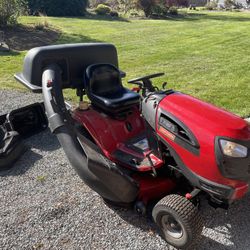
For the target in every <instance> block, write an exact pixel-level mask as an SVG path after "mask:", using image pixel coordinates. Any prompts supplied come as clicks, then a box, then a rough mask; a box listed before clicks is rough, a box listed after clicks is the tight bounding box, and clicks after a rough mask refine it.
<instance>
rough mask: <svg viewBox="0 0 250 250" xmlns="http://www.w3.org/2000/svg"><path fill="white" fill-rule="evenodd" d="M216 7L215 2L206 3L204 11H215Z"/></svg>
mask: <svg viewBox="0 0 250 250" xmlns="http://www.w3.org/2000/svg"><path fill="white" fill-rule="evenodd" d="M217 7H218V4H217V2H215V1H211V2H208V3H207V4H206V5H205V9H206V10H215V9H217Z"/></svg>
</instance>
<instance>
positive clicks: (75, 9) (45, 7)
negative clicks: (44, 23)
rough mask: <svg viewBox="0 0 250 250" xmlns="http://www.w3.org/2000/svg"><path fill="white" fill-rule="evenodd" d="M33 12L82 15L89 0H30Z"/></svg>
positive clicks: (51, 14) (55, 14)
mask: <svg viewBox="0 0 250 250" xmlns="http://www.w3.org/2000/svg"><path fill="white" fill-rule="evenodd" d="M28 2H29V9H30V11H31V14H35V13H39V12H40V13H44V14H46V15H48V16H81V15H83V14H84V12H85V9H86V6H87V0H70V1H69V0H28Z"/></svg>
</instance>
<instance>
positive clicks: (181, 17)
mask: <svg viewBox="0 0 250 250" xmlns="http://www.w3.org/2000/svg"><path fill="white" fill-rule="evenodd" d="M154 19H156V18H154ZM157 19H158V18H157ZM159 19H161V20H162V19H163V20H168V21H171V20H172V21H202V20H215V21H229V22H250V16H249V17H246V16H244V17H243V16H233V15H216V14H212V15H208V14H205V13H187V14H182V13H180V14H178V15H168V16H167V17H165V18H159Z"/></svg>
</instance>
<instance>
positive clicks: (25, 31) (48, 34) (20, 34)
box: [4, 25, 60, 51]
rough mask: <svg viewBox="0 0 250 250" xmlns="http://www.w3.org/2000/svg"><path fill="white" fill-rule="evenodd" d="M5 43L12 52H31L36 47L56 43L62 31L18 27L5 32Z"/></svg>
mask: <svg viewBox="0 0 250 250" xmlns="http://www.w3.org/2000/svg"><path fill="white" fill-rule="evenodd" d="M4 33H5V42H6V43H7V44H8V46H9V47H10V49H11V50H17V51H22V50H29V49H31V48H34V47H39V46H45V45H50V44H53V43H55V41H57V40H58V38H59V36H60V31H59V30H55V29H52V28H43V29H41V30H40V29H37V28H35V27H32V26H21V25H19V26H17V27H15V28H9V29H7V30H5V31H4Z"/></svg>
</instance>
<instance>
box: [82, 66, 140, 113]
mask: <svg viewBox="0 0 250 250" xmlns="http://www.w3.org/2000/svg"><path fill="white" fill-rule="evenodd" d="M85 87H86V94H87V96H88V98H89V99H90V101H91V102H92V104H93V105H94V106H96V107H98V108H100V109H101V110H103V111H106V112H108V113H119V112H122V111H124V110H126V109H129V108H130V107H131V106H134V105H137V104H139V100H140V95H139V94H137V93H135V92H133V91H131V90H129V89H127V88H124V87H123V86H122V81H121V75H120V71H119V70H118V69H117V68H116V67H115V66H114V65H112V64H92V65H90V66H88V67H87V69H86V74H85Z"/></svg>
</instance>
